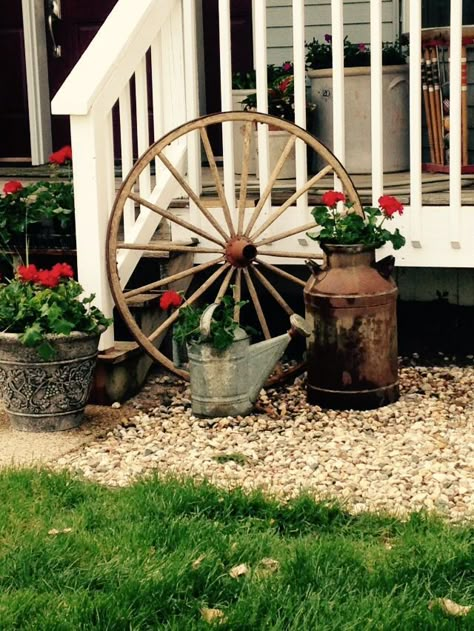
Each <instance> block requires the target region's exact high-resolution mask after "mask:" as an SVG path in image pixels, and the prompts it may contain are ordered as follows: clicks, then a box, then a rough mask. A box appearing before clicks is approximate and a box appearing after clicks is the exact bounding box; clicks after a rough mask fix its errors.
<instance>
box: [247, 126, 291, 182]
mask: <svg viewBox="0 0 474 631" xmlns="http://www.w3.org/2000/svg"><path fill="white" fill-rule="evenodd" d="M254 139H255V146H256V147H257V165H256V172H257V177H258V175H259V168H258V131H254ZM289 139H290V134H289V133H288V132H287V131H284V130H281V129H278V128H277V127H273V128H272V126H271V125H270V126H269V130H268V150H269V156H270V173H272V171H273V169H274V168H275V166H276V163H277V162H278V159H279V158H280V156H281V154H282V153H283V151H284V150H285V147H286V145H287V144H288V140H289ZM295 178H296V153H295V148H294V147H293V149H292V150H291V151H290V154H289V156H288V158H287V159H286V161H285V163H284V165H283V167H282V169H281V171H280V173H279V175H278V177H277V181H279V180H294V179H295Z"/></svg>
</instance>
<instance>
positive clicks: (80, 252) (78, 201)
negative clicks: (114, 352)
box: [71, 113, 114, 350]
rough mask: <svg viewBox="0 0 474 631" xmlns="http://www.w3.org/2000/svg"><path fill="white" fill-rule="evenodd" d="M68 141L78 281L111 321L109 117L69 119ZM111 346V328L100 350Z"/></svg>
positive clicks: (112, 339)
mask: <svg viewBox="0 0 474 631" xmlns="http://www.w3.org/2000/svg"><path fill="white" fill-rule="evenodd" d="M71 140H72V146H73V147H74V160H73V178H74V206H75V221H76V242H77V268H78V278H79V282H80V283H81V285H82V286H83V288H84V291H85V292H86V293H87V294H89V293H95V301H94V303H95V305H96V306H97V307H99V309H101V310H102V311H103V312H104V313H105V315H106V316H107V317H112V310H113V300H112V295H111V293H110V289H109V283H108V279H107V269H106V263H105V242H106V233H107V223H108V218H109V214H110V211H111V208H112V204H113V198H114V171H113V140H112V130H111V116H110V114H109V115H108V116H102V117H98V116H93V115H92V113H90V114H89V115H87V116H71ZM113 345H114V330H113V325H112V326H110V327H109V328H108V329H107V331H106V332H105V333H104V334H103V335H102V337H101V339H100V344H99V349H100V350H105V349H107V348H111V347H113Z"/></svg>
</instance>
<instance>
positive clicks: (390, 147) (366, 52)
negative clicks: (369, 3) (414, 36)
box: [306, 34, 409, 173]
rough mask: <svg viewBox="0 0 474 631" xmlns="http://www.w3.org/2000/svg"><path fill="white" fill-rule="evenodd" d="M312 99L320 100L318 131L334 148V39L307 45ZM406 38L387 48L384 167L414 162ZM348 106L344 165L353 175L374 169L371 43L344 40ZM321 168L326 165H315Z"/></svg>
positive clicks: (395, 168)
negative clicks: (371, 109) (371, 114)
mask: <svg viewBox="0 0 474 631" xmlns="http://www.w3.org/2000/svg"><path fill="white" fill-rule="evenodd" d="M306 51H307V53H306V64H307V68H308V76H309V78H310V79H311V99H312V101H313V102H314V103H316V104H317V113H316V116H315V125H314V127H315V134H316V136H317V137H318V138H319V139H320V140H321V142H323V143H324V144H325V145H326V146H327V147H328V148H329V149H332V147H333V146H334V145H333V119H332V116H333V89H332V72H333V70H332V37H331V35H330V34H326V35H325V38H324V41H323V42H320V41H319V40H316V39H313V40H312V41H311V42H308V43H307V44H306ZM406 58H407V46H406V40H405V39H404V38H403V37H400V38H399V39H397V40H396V41H395V42H385V43H384V44H383V46H382V65H383V68H382V85H381V90H382V95H383V110H384V129H383V135H384V147H385V150H384V171H386V172H391V171H404V170H407V169H408V166H409V133H408V131H409V109H408V107H409V103H408V65H407V64H406ZM344 78H345V80H344V108H345V120H346V156H345V167H346V169H347V170H348V171H349V172H350V173H371V172H372V163H371V145H370V139H371V129H370V120H371V117H370V92H371V80H370V47H369V46H368V45H367V44H365V43H362V42H361V43H356V44H354V43H352V42H351V41H350V40H349V39H348V38H347V37H346V38H345V39H344ZM315 166H316V168H319V167H320V166H321V165H320V164H317V165H315Z"/></svg>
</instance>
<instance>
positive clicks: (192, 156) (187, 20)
mask: <svg viewBox="0 0 474 631" xmlns="http://www.w3.org/2000/svg"><path fill="white" fill-rule="evenodd" d="M183 38H184V42H185V46H184V72H185V77H186V81H185V84H186V118H187V119H188V120H192V119H193V118H196V117H197V116H199V90H198V86H199V75H198V49H197V25H196V0H184V1H183ZM188 179H189V185H190V186H191V188H192V189H193V190H194V191H196V192H198V193H199V194H201V141H200V137H199V133H198V132H197V131H196V132H194V133H193V134H191V135H190V137H189V140H188ZM189 206H190V208H189V216H190V220H191V222H193V223H196V221H199V220H198V215H199V214H200V211H199V209H198V208H196V204H195V203H194V202H192V201H190V204H189ZM198 225H199V223H198Z"/></svg>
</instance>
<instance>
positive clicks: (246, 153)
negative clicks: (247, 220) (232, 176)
mask: <svg viewBox="0 0 474 631" xmlns="http://www.w3.org/2000/svg"><path fill="white" fill-rule="evenodd" d="M252 129H253V126H252V123H251V122H248V123H246V124H245V129H244V138H243V145H244V146H243V155H242V173H241V176H240V196H239V217H238V224H237V234H242V232H243V230H244V217H245V202H246V200H247V184H248V177H249V162H250V140H251V133H252Z"/></svg>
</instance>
